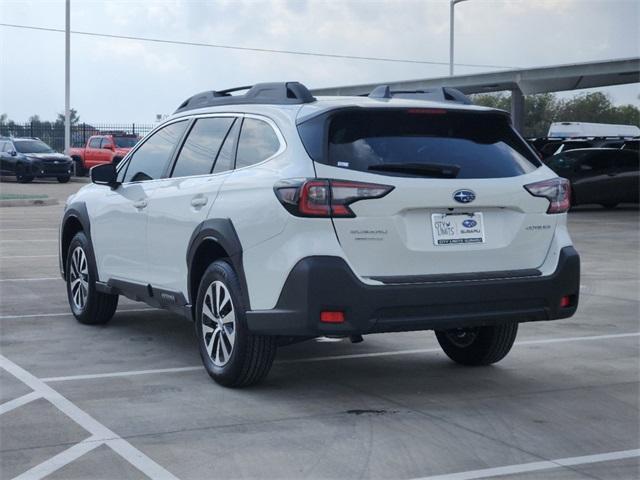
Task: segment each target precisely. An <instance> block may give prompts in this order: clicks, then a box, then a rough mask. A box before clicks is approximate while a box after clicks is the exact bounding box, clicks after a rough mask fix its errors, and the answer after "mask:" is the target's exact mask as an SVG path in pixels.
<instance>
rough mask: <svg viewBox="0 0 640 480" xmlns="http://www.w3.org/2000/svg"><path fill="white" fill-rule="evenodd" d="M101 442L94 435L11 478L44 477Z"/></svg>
mask: <svg viewBox="0 0 640 480" xmlns="http://www.w3.org/2000/svg"><path fill="white" fill-rule="evenodd" d="M103 443H104V442H101V441H99V440H98V441H96V439H95V438H94V437H89V438H87V439H86V440H83V441H82V442H80V443H76V444H75V445H73V446H72V447H69V448H67V449H66V450H63V451H62V452H60V453H59V454H58V455H56V456H54V457H51V458H50V459H49V460H45V461H44V462H42V463H40V464H38V465H36V466H35V467H33V468H30V469H29V470H27V471H26V472H24V473H23V474H21V475H18V476H17V477H14V478H13V480H39V479H41V478H44V477H46V476H48V475H51V474H52V473H53V472H55V471H56V470H60V469H61V468H62V467H64V466H65V465H68V464H69V463H71V462H73V461H74V460H77V459H78V458H80V457H81V456H83V455H84V454H85V453H89V452H90V451H91V450H93V449H95V448H98V447H99V446H100V445H102V444H103Z"/></svg>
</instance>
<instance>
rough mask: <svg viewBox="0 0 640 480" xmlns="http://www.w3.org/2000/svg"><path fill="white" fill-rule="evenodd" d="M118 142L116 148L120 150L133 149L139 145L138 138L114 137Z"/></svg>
mask: <svg viewBox="0 0 640 480" xmlns="http://www.w3.org/2000/svg"><path fill="white" fill-rule="evenodd" d="M113 140H114V141H115V142H116V147H120V148H132V147H133V146H134V145H135V144H136V143H138V137H113Z"/></svg>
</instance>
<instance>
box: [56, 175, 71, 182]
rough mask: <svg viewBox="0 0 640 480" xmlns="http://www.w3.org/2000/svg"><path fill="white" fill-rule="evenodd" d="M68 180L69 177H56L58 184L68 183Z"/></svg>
mask: <svg viewBox="0 0 640 480" xmlns="http://www.w3.org/2000/svg"><path fill="white" fill-rule="evenodd" d="M70 179H71V177H69V176H66V177H58V182H60V183H68V182H69V180H70Z"/></svg>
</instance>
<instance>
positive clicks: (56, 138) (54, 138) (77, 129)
mask: <svg viewBox="0 0 640 480" xmlns="http://www.w3.org/2000/svg"><path fill="white" fill-rule="evenodd" d="M155 125H156V124H153V123H78V124H76V125H72V126H71V146H72V147H82V146H84V145H86V143H87V140H88V139H89V137H90V136H92V135H107V134H133V135H138V136H139V137H144V136H145V135H146V134H147V133H149V132H150V131H151V130H152V129H153V127H155ZM0 136H5V137H37V138H39V139H40V140H42V141H43V142H45V143H46V144H48V145H49V146H50V147H51V148H53V149H54V150H56V151H58V152H62V151H63V150H64V124H63V123H61V122H25V123H15V122H5V123H0Z"/></svg>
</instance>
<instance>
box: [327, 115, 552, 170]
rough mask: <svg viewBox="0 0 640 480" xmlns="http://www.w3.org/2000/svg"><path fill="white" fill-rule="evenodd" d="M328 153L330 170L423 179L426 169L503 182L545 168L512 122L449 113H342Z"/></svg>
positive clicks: (498, 117) (332, 131) (334, 123)
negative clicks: (410, 176)
mask: <svg viewBox="0 0 640 480" xmlns="http://www.w3.org/2000/svg"><path fill="white" fill-rule="evenodd" d="M328 153H329V155H328V162H327V163H328V164H329V165H334V166H337V167H343V168H349V169H352V170H360V171H376V173H382V172H384V174H386V175H417V174H419V171H418V168H419V167H420V166H421V165H424V166H425V167H428V168H430V169H433V168H436V169H437V168H440V169H445V170H447V171H455V175H449V174H447V175H444V176H446V177H449V178H501V177H515V176H518V175H523V174H525V173H528V172H531V171H533V170H535V169H536V168H537V167H538V166H539V165H540V162H539V161H538V159H537V157H536V156H535V154H534V153H533V152H532V151H531V150H530V149H529V148H528V147H527V145H526V144H525V142H524V141H523V140H522V139H521V138H520V137H519V136H518V135H517V134H516V133H515V132H514V131H513V129H512V128H511V126H510V125H509V123H508V120H507V118H506V117H504V116H502V115H493V114H476V113H456V112H451V111H446V110H435V111H433V110H428V109H409V110H391V111H379V110H378V111H374V112H371V111H368V112H367V111H357V112H353V111H351V112H343V113H338V114H336V115H335V117H334V118H333V120H332V122H331V126H330V128H329V152H328ZM400 164H402V165H403V167H402V168H398V167H396V166H394V165H400ZM389 166H391V168H389ZM402 169H404V170H405V171H404V172H402V171H401V170H402ZM443 171H444V170H443Z"/></svg>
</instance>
